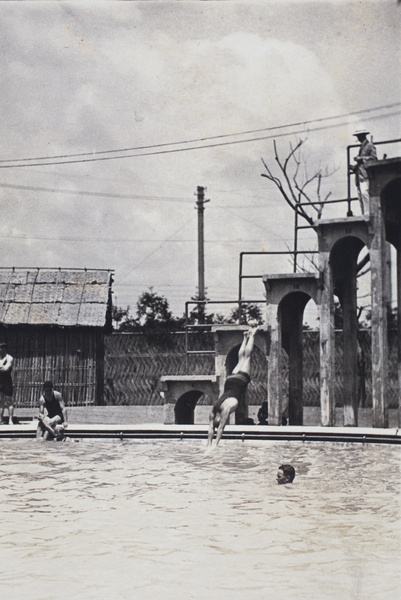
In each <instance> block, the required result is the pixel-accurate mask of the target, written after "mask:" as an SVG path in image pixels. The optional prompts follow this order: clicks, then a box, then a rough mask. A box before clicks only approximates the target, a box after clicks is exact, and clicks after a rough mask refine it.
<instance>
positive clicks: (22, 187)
mask: <svg viewBox="0 0 401 600" xmlns="http://www.w3.org/2000/svg"><path fill="white" fill-rule="evenodd" d="M0 187H2V188H9V189H12V190H28V191H31V192H52V193H58V194H71V195H73V196H94V197H96V198H117V199H122V200H152V201H157V202H159V201H166V202H186V203H189V202H191V203H192V202H193V200H186V199H185V198H174V197H169V196H137V195H135V194H112V193H106V192H86V191H80V190H63V189H57V188H43V187H35V186H30V185H14V184H11V183H0Z"/></svg>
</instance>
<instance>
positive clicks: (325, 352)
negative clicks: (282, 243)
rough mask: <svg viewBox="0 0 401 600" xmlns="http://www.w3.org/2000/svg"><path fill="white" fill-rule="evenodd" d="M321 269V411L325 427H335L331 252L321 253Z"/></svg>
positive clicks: (323, 251) (324, 251)
mask: <svg viewBox="0 0 401 600" xmlns="http://www.w3.org/2000/svg"><path fill="white" fill-rule="evenodd" d="M319 269H320V272H321V273H322V274H323V288H322V295H321V305H320V341H319V343H320V410H321V422H322V425H323V427H332V426H334V425H335V398H334V377H335V360H334V359H335V354H334V310H333V277H332V274H331V266H330V252H329V251H328V250H327V249H326V250H321V251H320V253H319Z"/></svg>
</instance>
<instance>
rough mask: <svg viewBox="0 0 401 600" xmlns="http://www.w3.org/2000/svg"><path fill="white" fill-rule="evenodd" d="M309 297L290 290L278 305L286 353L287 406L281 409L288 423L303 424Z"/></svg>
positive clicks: (283, 345) (282, 342)
mask: <svg viewBox="0 0 401 600" xmlns="http://www.w3.org/2000/svg"><path fill="white" fill-rule="evenodd" d="M309 300H310V296H309V295H308V294H306V293H305V292H292V293H291V294H288V295H287V296H285V297H284V298H283V300H282V301H281V302H280V304H279V309H278V310H279V315H278V316H279V320H280V322H281V344H282V348H283V349H284V350H285V352H286V354H287V356H288V407H284V410H283V414H282V417H283V423H284V419H285V420H288V424H289V425H302V424H303V337H302V333H303V316H304V310H305V306H306V305H307V304H308V302H309Z"/></svg>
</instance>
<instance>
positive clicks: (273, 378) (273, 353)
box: [266, 304, 283, 425]
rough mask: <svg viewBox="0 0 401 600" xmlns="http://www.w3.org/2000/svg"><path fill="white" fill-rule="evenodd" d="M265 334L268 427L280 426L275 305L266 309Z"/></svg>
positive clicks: (278, 327)
mask: <svg viewBox="0 0 401 600" xmlns="http://www.w3.org/2000/svg"><path fill="white" fill-rule="evenodd" d="M266 325H267V334H268V336H269V338H270V347H269V353H268V358H267V362H268V383H267V397H268V403H269V425H281V419H282V412H283V408H282V398H283V390H282V383H281V378H282V358H281V352H282V350H281V348H282V343H281V323H280V319H279V314H278V305H277V304H268V305H267V307H266Z"/></svg>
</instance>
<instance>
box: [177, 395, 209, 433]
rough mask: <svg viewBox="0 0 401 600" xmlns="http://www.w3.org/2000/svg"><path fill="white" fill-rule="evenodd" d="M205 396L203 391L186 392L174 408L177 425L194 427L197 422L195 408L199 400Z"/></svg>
mask: <svg viewBox="0 0 401 600" xmlns="http://www.w3.org/2000/svg"><path fill="white" fill-rule="evenodd" d="M203 395H204V392H202V391H201V390H190V391H188V392H184V393H183V394H182V395H181V396H180V397H179V398H178V400H177V402H176V403H175V406H174V416H175V419H174V421H175V423H176V425H193V424H194V422H195V407H196V404H197V402H198V400H199V399H200V398H201V397H202V396H203Z"/></svg>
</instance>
